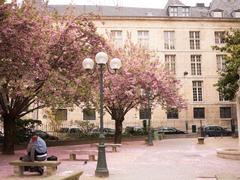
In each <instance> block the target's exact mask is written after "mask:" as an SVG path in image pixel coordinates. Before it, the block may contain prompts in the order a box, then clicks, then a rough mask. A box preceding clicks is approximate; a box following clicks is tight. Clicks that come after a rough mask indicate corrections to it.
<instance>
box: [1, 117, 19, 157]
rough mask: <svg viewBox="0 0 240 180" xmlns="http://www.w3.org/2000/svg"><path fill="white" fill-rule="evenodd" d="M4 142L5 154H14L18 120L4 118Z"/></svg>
mask: <svg viewBox="0 0 240 180" xmlns="http://www.w3.org/2000/svg"><path fill="white" fill-rule="evenodd" d="M3 124H4V141H3V151H2V153H3V154H14V143H15V132H16V119H15V118H11V117H9V116H3Z"/></svg>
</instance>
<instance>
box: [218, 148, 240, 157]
mask: <svg viewBox="0 0 240 180" xmlns="http://www.w3.org/2000/svg"><path fill="white" fill-rule="evenodd" d="M217 156H218V157H221V158H225V159H233V160H240V149H239V148H222V149H217Z"/></svg>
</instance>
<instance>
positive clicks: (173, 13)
mask: <svg viewBox="0 0 240 180" xmlns="http://www.w3.org/2000/svg"><path fill="white" fill-rule="evenodd" d="M169 16H178V8H177V7H170V8H169Z"/></svg>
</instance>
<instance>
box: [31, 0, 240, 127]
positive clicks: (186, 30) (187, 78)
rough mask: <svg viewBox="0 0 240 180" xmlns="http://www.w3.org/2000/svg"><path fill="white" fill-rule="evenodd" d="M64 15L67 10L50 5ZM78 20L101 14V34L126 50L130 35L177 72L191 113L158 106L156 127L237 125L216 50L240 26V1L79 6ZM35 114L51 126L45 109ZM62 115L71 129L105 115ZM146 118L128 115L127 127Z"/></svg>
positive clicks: (78, 112) (110, 122) (80, 112)
mask: <svg viewBox="0 0 240 180" xmlns="http://www.w3.org/2000/svg"><path fill="white" fill-rule="evenodd" d="M49 7H50V8H52V9H55V10H57V11H58V12H59V13H60V14H61V13H63V11H64V9H65V8H66V7H67V6H64V5H50V6H49ZM75 13H76V15H80V14H84V13H93V14H97V15H100V19H98V20H95V21H94V22H95V24H96V27H97V29H98V32H99V33H100V34H102V35H104V36H105V35H106V33H111V34H112V35H113V38H114V42H115V44H116V45H117V46H122V44H123V42H124V40H125V39H126V38H127V34H128V33H130V34H131V38H132V40H133V41H134V42H138V43H141V44H142V45H143V46H145V47H146V48H149V49H151V50H154V51H156V52H157V53H158V56H159V57H160V60H161V61H162V62H163V63H164V64H165V66H166V68H168V69H169V70H170V71H172V72H173V73H174V74H175V75H176V77H177V79H179V80H180V81H181V82H182V84H183V87H182V92H181V93H182V94H183V95H184V96H185V98H186V99H187V102H188V103H187V104H188V105H187V106H188V109H187V110H182V111H180V112H178V111H174V110H173V111H171V112H166V111H164V110H162V109H161V107H157V108H155V109H153V112H152V125H153V126H154V127H159V126H173V127H177V128H179V129H182V130H186V129H188V130H189V131H190V130H193V131H194V129H195V128H198V127H199V126H200V123H202V124H207V125H221V126H223V127H226V128H230V127H231V120H234V121H236V107H235V106H236V104H235V102H232V101H227V100H225V99H223V98H222V96H221V94H219V92H218V91H217V90H216V87H215V86H214V84H215V83H216V82H217V80H218V77H219V74H218V73H219V71H221V70H222V69H223V68H224V65H225V60H224V56H225V54H224V53H222V52H219V51H216V50H213V49H212V46H214V45H218V46H222V45H224V44H223V41H222V39H223V38H222V37H223V34H224V32H225V31H229V30H230V29H231V28H239V27H240V1H239V0H213V1H212V3H211V4H210V5H209V6H208V7H207V6H205V5H204V4H203V3H197V4H196V6H194V7H190V6H186V5H184V4H183V3H182V2H181V1H179V0H169V1H168V2H167V4H166V6H165V8H164V9H150V8H132V7H131V8H130V7H112V6H87V5H85V6H83V5H81V6H80V5H77V6H75ZM33 115H34V116H35V117H36V118H38V119H42V120H43V122H46V123H47V121H46V120H47V119H48V117H47V115H46V114H45V113H44V110H40V111H38V112H35V113H33ZM57 116H58V117H59V118H62V119H63V120H64V123H65V124H68V125H69V123H70V124H72V125H74V121H81V120H88V119H89V120H91V122H94V123H95V124H98V123H99V116H98V114H97V113H96V112H95V111H94V110H93V111H92V112H89V111H85V110H82V109H80V108H77V107H76V108H75V109H74V111H69V110H67V109H59V110H57ZM144 119H146V117H145V114H144V113H140V112H139V110H135V109H134V110H132V111H131V112H129V113H128V114H127V115H126V118H125V122H124V126H142V124H143V120H144ZM104 126H105V127H114V121H113V120H111V117H110V116H109V115H108V114H107V113H106V114H105V116H104Z"/></svg>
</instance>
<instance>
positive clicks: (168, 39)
mask: <svg viewBox="0 0 240 180" xmlns="http://www.w3.org/2000/svg"><path fill="white" fill-rule="evenodd" d="M163 33H164V49H170V50H172V49H175V31H164V32H163Z"/></svg>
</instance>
